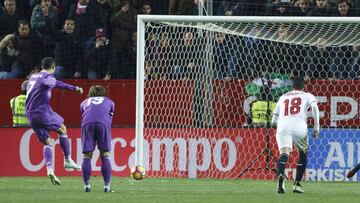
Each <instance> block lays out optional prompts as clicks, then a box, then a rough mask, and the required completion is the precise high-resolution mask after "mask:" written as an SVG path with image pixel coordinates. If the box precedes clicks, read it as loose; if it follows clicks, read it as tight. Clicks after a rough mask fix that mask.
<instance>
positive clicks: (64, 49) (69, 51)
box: [54, 19, 83, 79]
mask: <svg viewBox="0 0 360 203" xmlns="http://www.w3.org/2000/svg"><path fill="white" fill-rule="evenodd" d="M75 26H76V25H75V22H74V20H72V19H66V20H65V23H64V26H63V29H62V30H59V31H58V32H57V33H55V34H54V39H55V42H56V43H55V59H56V65H57V67H56V71H55V77H56V78H57V79H63V78H70V77H73V75H74V74H75V70H76V69H77V68H78V66H80V63H81V59H82V57H83V47H82V45H81V43H80V42H79V37H78V35H77V33H75V32H74V30H75Z"/></svg>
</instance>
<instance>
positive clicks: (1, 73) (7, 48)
mask: <svg viewBox="0 0 360 203" xmlns="http://www.w3.org/2000/svg"><path fill="white" fill-rule="evenodd" d="M18 57H19V50H18V49H17V47H16V41H15V37H14V35H13V34H9V35H6V36H5V37H4V39H3V40H1V42H0V79H13V78H18V77H19V75H21V69H20V67H19V62H18Z"/></svg>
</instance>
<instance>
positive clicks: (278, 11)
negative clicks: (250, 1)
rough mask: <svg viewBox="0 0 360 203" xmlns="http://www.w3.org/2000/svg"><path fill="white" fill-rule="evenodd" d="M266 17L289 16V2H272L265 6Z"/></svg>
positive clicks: (290, 12)
mask: <svg viewBox="0 0 360 203" xmlns="http://www.w3.org/2000/svg"><path fill="white" fill-rule="evenodd" d="M266 14H267V15H271V16H289V15H291V14H292V5H291V4H290V2H289V1H283V0H273V1H272V3H271V4H268V6H267V11H266Z"/></svg>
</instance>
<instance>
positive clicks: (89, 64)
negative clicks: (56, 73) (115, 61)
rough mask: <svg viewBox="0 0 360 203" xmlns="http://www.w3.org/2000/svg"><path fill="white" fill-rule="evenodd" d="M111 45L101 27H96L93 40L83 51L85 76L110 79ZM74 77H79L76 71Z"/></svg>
mask: <svg viewBox="0 0 360 203" xmlns="http://www.w3.org/2000/svg"><path fill="white" fill-rule="evenodd" d="M111 56H112V55H111V47H110V43H109V40H108V39H107V37H106V32H105V30H104V29H103V28H98V29H96V35H95V42H94V43H93V45H92V47H90V49H87V50H86V51H85V65H84V67H85V68H86V70H85V71H84V72H85V73H86V74H87V78H88V79H91V80H94V79H99V78H103V79H104V80H106V81H107V80H110V78H111V72H112V69H111V68H112V63H111V62H112V58H111ZM74 77H76V78H78V77H81V72H80V71H77V72H76V73H75V75H74Z"/></svg>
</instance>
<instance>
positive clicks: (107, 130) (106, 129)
mask: <svg viewBox="0 0 360 203" xmlns="http://www.w3.org/2000/svg"><path fill="white" fill-rule="evenodd" d="M114 110H115V104H114V102H113V101H112V100H111V99H109V98H108V97H107V93H106V89H105V87H103V86H101V85H93V86H91V87H90V89H89V93H88V98H87V99H85V100H84V101H83V102H82V103H81V105H80V111H81V113H82V121H81V145H82V151H83V154H84V158H83V162H82V167H81V170H82V174H83V180H84V190H85V192H90V176H91V158H92V154H93V151H94V150H95V145H96V144H97V146H98V149H99V150H100V157H101V161H102V165H101V173H102V176H103V178H104V183H105V186H104V192H113V191H112V190H111V189H110V178H111V162H110V160H109V156H110V150H111V123H112V118H113V114H114Z"/></svg>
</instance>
